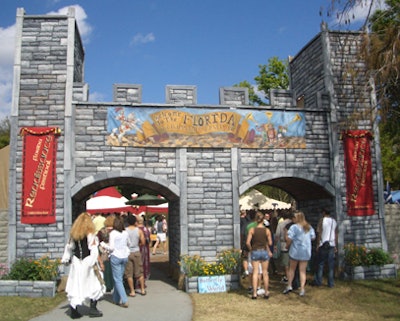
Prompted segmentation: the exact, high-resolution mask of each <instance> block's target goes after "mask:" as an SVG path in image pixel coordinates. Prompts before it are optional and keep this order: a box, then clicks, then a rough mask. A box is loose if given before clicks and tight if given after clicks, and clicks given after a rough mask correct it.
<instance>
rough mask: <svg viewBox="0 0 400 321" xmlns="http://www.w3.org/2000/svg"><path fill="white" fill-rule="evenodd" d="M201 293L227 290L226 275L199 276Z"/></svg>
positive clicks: (198, 282)
mask: <svg viewBox="0 0 400 321" xmlns="http://www.w3.org/2000/svg"><path fill="white" fill-rule="evenodd" d="M197 284H198V287H199V293H217V292H226V284H225V277H224V276H223V275H219V276H199V278H198V280H197Z"/></svg>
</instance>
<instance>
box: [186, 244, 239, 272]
mask: <svg viewBox="0 0 400 321" xmlns="http://www.w3.org/2000/svg"><path fill="white" fill-rule="evenodd" d="M240 264H241V260H240V251H239V250H236V249H231V250H226V251H223V252H221V253H220V254H219V255H218V256H217V261H216V262H212V263H207V262H205V261H204V259H202V258H201V257H200V256H199V255H193V256H190V255H183V256H181V260H180V261H179V265H180V266H181V267H182V270H183V272H184V273H185V274H186V275H187V276H188V277H192V276H212V275H224V274H234V273H237V272H238V271H239V268H240Z"/></svg>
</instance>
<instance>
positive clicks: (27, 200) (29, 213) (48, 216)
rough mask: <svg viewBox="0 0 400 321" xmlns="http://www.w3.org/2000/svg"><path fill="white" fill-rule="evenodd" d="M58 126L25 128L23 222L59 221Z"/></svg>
mask: <svg viewBox="0 0 400 321" xmlns="http://www.w3.org/2000/svg"><path fill="white" fill-rule="evenodd" d="M59 134H60V130H59V128H56V127H24V128H22V129H21V135H22V136H23V137H24V145H23V162H22V163H23V167H22V214H21V223H24V224H51V223H55V222H56V213H55V204H56V153H57V136H58V135H59Z"/></svg>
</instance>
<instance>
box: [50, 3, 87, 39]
mask: <svg viewBox="0 0 400 321" xmlns="http://www.w3.org/2000/svg"><path fill="white" fill-rule="evenodd" d="M70 7H73V8H75V18H76V21H77V23H78V28H79V32H80V35H81V38H82V41H83V42H84V43H87V42H88V41H89V36H90V34H91V33H92V30H93V27H92V26H91V25H90V24H89V23H88V22H87V14H86V12H85V10H84V9H83V8H82V7H81V6H80V5H77V4H76V5H73V6H68V7H64V8H61V9H60V10H58V11H53V12H49V13H48V14H61V15H66V14H67V13H68V8H70Z"/></svg>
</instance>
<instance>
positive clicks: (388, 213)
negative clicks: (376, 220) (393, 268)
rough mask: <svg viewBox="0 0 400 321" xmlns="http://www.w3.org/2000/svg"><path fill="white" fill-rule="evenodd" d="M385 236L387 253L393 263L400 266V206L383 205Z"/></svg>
mask: <svg viewBox="0 0 400 321" xmlns="http://www.w3.org/2000/svg"><path fill="white" fill-rule="evenodd" d="M385 223H386V235H387V240H388V252H389V253H390V254H391V255H392V257H393V258H394V261H395V263H396V264H397V266H398V267H399V265H400V205H398V204H386V205H385Z"/></svg>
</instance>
